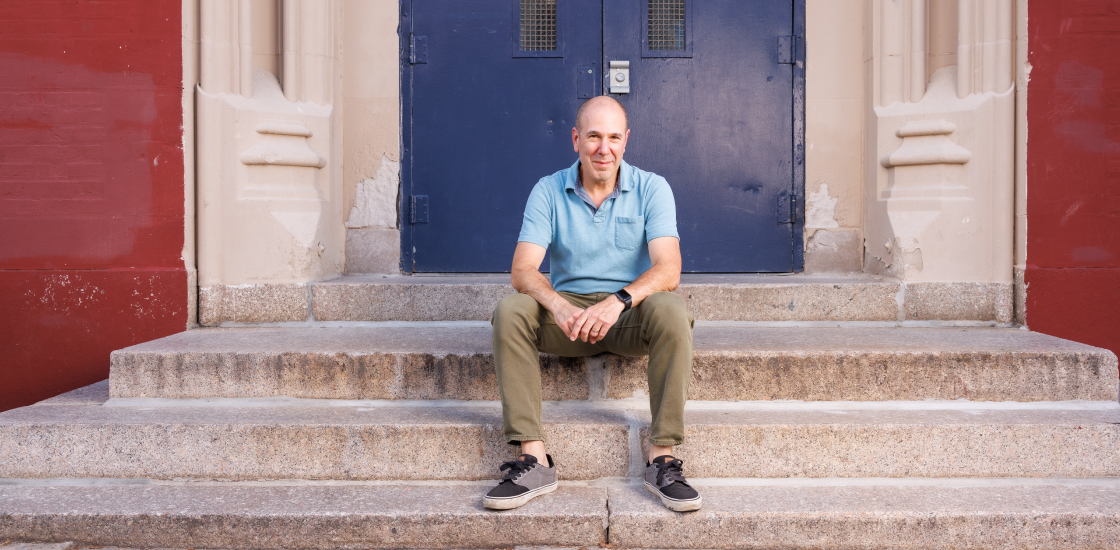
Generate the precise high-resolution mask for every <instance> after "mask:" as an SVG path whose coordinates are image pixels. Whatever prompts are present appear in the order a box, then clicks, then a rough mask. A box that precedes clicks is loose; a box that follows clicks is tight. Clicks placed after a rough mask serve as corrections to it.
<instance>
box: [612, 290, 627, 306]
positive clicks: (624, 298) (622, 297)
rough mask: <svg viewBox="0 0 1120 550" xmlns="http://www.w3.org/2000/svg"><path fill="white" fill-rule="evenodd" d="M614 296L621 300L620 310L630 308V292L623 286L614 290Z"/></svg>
mask: <svg viewBox="0 0 1120 550" xmlns="http://www.w3.org/2000/svg"><path fill="white" fill-rule="evenodd" d="M614 296H615V297H616V298H618V299H619V300H622V305H623V306H624V307H623V308H622V311H626V310H628V309H630V293H629V292H626V289H625V288H624V289H621V290H619V291H618V292H615V293H614Z"/></svg>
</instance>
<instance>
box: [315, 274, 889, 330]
mask: <svg viewBox="0 0 1120 550" xmlns="http://www.w3.org/2000/svg"><path fill="white" fill-rule="evenodd" d="M898 289H899V285H898V283H896V282H891V281H884V280H878V279H869V278H866V277H836V276H831V277H828V276H800V275H799V276H762V275H698V274H685V275H684V276H682V278H681V286H680V288H678V289H677V290H676V293H677V294H679V295H680V296H681V297H682V298H684V299H685V302H686V303H687V304H688V308H689V310H690V311H691V312H692V314H693V315H694V316H695V317H696V318H697V319H699V320H721V321H896V320H898V303H897V301H896V295H897V294H898ZM513 292H514V290H513V287H511V286H510V282H509V276H508V275H479V276H442V277H439V276H436V277H432V276H411V277H406V276H397V277H384V276H373V275H352V276H346V277H341V278H338V279H334V280H331V281H325V282H321V283H314V285H313V294H314V298H315V299H314V313H315V319H316V320H317V321H488V320H489V319H490V315H491V314H492V313H493V312H494V306H495V305H497V304H498V301H499V300H501V299H502V297H503V296H505V295H507V294H512V293H513Z"/></svg>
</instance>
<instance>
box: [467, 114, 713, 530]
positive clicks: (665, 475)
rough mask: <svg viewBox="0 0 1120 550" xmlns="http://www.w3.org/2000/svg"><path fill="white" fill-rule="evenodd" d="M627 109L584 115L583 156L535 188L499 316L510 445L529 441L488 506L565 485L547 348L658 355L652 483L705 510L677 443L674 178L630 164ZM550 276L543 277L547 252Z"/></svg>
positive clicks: (653, 379)
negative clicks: (548, 386)
mask: <svg viewBox="0 0 1120 550" xmlns="http://www.w3.org/2000/svg"><path fill="white" fill-rule="evenodd" d="M629 137H630V128H629V124H628V122H627V118H626V109H625V108H624V107H623V106H622V104H621V103H619V102H618V101H616V100H614V99H613V98H610V97H608V96H599V97H595V98H592V99H589V100H587V101H586V102H585V103H584V104H583V105H582V106H580V108H579V110H578V111H577V112H576V127H575V128H572V146H573V147H574V148H575V152H576V153H579V160H578V161H576V163H575V164H573V165H572V166H571V167H569V168H567V169H564V170H561V171H559V172H556V173H555V174H552V175H551V176H547V177H545V178H543V179H541V180H540V181H539V182H537V185H536V187H534V188H533V191H532V193H531V194H530V195H529V201H528V204H526V206H525V216H524V221H523V222H522V226H521V235H520V237H518V243H517V248H516V249H515V250H514V253H513V266H512V270H511V271H512V283H513V287H514V288H515V289H517V291H518V294H514V295H511V296H507V297H505V298H503V299H502V301H501V302H499V303H498V306H497V308H495V310H494V316H493V317H492V318H491V325H493V327H494V330H493V337H494V363H495V367H496V369H497V376H498V387H499V391H500V393H501V397H502V420H503V423H504V426H505V438H506V441H507V442H509V443H510V444H515V445H516V444H519V445H520V446H521V453H522V454H521V455H520V456H518V457H517V459H516V460H512V461H509V462H505V463H503V464H502V465H501V469H500V471H503V472H505V475H504V477H503V479H502V481H501V482H500V483H499V484H498V486H497V487H494V488H493V489H491V490H490V491H489V492H488V493H487V494H486V496H485V497H483V505H484V506H486V507H487V508H493V509H499V510H505V509H510V508H516V507H518V506H521V505H522V504H525V503H526V502H528V501H529V500H530V499H532V498H534V497H537V496H539V495H543V494H546V493H549V492H552V491H554V490H555V489H556V465H555V464H554V463H553V460H552V457H551V456H550V455H548V454H547V452H546V450H545V436H544V430H543V429H542V427H541V375H540V364H539V356H538V352H545V353H551V354H555V355H560V356H564V357H587V356H591V355H597V354H600V353H603V352H610V353H616V354H619V355H626V356H644V355H648V356H649V369H648V378H649V396H650V397H649V404H650V411H651V412H652V413H653V423H652V425H651V426H650V437H649V443H650V452H649V456H648V457H647V462H646V471H645V484H646V488H647V489H649V490H650V492H652V493H654V494H655V495H657V496H658V497H660V498H661V501H662V502H663V503H664V504H665V505H666V506H667V507H669V508H670V509H672V510H676V511H686V510H697V509H699V508H700V502H701V501H700V495H699V494H698V493H697V492H696V490H695V489H693V488H692V487H691V486H690V485H689V484H688V482H687V481H686V480H685V477H684V473H683V471H682V469H681V464H682V463H681V461H680V460H679V459H676V458H674V457H673V446H675V445H679V444H681V443H682V442H683V441H684V404H685V400H686V399H687V395H688V381H689V377H690V375H691V372H692V324H693V318H692V315H691V314H690V313H689V312H688V309H687V308H686V307H685V304H684V300H682V299H681V298H680V297H679V296H677V295H675V294H673V293H672V292H671V291H672V290H674V289H675V288H677V286H678V285H679V284H680V277H681V251H680V242H679V236H678V235H677V215H676V205H675V203H674V202H673V191H672V189H670V188H669V184H668V183H667V182H666V181H665V178H662V177H661V176H658V175H656V174H653V173H650V172H645V171H642V170H639V169H637V168H635V167H633V166H630V165H629V164H627V163H625V162H623V160H622V155H623V153H624V152H625V151H626V141H627V139H628V138H629ZM546 252H547V253H549V254H550V256H549V259H550V260H551V266H552V267H551V273H550V278H548V279H546V278H545V277H544V276H543V275H541V273H540V266H541V262H542V261H544V256H545V253H546Z"/></svg>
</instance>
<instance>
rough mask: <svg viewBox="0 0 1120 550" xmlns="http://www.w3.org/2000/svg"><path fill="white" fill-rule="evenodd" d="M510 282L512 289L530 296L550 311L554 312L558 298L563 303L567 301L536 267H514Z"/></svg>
mask: <svg viewBox="0 0 1120 550" xmlns="http://www.w3.org/2000/svg"><path fill="white" fill-rule="evenodd" d="M510 282H511V283H512V284H513V289H514V290H516V291H518V292H520V293H522V294H528V295H529V296H532V297H533V299H534V300H536V301H537V303H538V304H540V305H542V306H544V307H545V309H547V310H549V311H551V312H556V308H557V307H558V305H560V304H559V302H558V300H559V301H563V302H564V303H565V304H566V303H568V301H567V300H564V297H563V296H561V295H560V293H558V292H556V290H555V289H553V288H552V284H551V283H549V282H548V278H547V277H545V276H544V274H542V273H541V272H540V271H538V270H536V269H530V270H523V269H515V270H514V271H513V273H512V277H511V281H510Z"/></svg>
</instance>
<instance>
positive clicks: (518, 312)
mask: <svg viewBox="0 0 1120 550" xmlns="http://www.w3.org/2000/svg"><path fill="white" fill-rule="evenodd" d="M537 308H538V304H537V301H536V300H534V299H533V297H532V296H529V295H527V294H520V293H518V294H510V295H508V296H506V297H504V298H502V299H501V300H499V301H498V305H497V306H495V307H494V315H492V316H491V317H490V325H491V326H494V327H500V326H508V325H509V324H511V323H513V324H520V323H524V322H526V321H528V320H529V319H531V318H533V317H534V316H536V311H537Z"/></svg>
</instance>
